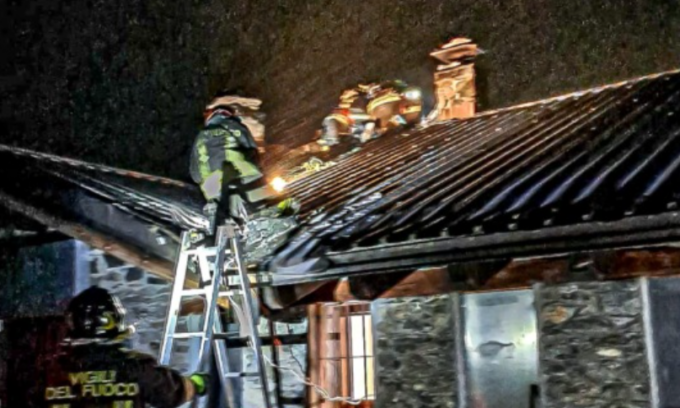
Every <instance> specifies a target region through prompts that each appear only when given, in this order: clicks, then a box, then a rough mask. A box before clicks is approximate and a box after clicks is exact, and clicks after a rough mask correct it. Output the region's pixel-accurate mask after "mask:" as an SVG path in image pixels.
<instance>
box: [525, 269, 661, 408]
mask: <svg viewBox="0 0 680 408" xmlns="http://www.w3.org/2000/svg"><path fill="white" fill-rule="evenodd" d="M536 301H537V308H538V321H539V336H538V338H539V356H540V357H539V358H540V363H539V367H540V377H541V378H540V380H541V389H542V394H543V395H542V396H543V404H544V405H543V406H544V407H545V408H567V407H568V408H572V407H574V408H575V407H592V408H598V407H603V408H604V407H619V408H648V407H650V406H651V404H650V389H649V388H650V387H649V369H648V364H647V359H646V350H645V335H644V326H643V317H642V302H641V294H640V285H639V282H638V281H618V282H587V283H586V282H583V283H568V284H562V285H556V286H543V285H539V286H537V287H536Z"/></svg>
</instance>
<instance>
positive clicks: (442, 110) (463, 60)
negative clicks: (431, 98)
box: [430, 38, 480, 120]
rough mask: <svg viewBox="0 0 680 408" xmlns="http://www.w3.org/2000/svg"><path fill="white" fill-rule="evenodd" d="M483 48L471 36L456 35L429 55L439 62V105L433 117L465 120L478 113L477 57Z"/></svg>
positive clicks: (437, 86)
mask: <svg viewBox="0 0 680 408" xmlns="http://www.w3.org/2000/svg"><path fill="white" fill-rule="evenodd" d="M479 54H480V50H479V49H478V48H477V45H476V44H475V43H473V42H472V40H470V39H468V38H453V39H451V40H450V41H449V42H447V43H446V44H444V45H443V46H441V47H440V48H438V49H436V50H434V51H432V52H431V53H430V56H432V57H433V58H435V59H436V60H437V61H438V62H439V63H440V65H438V66H437V72H435V74H434V88H435V94H436V100H437V105H436V108H435V111H434V112H433V113H432V114H431V115H432V116H434V117H432V119H435V120H447V119H463V118H469V117H472V116H474V115H475V113H476V104H477V91H476V88H475V64H474V60H475V57H476V56H477V55H479Z"/></svg>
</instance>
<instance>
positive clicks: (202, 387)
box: [189, 373, 210, 396]
mask: <svg viewBox="0 0 680 408" xmlns="http://www.w3.org/2000/svg"><path fill="white" fill-rule="evenodd" d="M189 381H191V383H192V384H193V385H194V390H195V391H196V394H198V395H200V396H203V395H205V394H206V392H207V391H208V383H209V382H210V376H209V375H208V374H206V373H194V374H191V376H190V377H189Z"/></svg>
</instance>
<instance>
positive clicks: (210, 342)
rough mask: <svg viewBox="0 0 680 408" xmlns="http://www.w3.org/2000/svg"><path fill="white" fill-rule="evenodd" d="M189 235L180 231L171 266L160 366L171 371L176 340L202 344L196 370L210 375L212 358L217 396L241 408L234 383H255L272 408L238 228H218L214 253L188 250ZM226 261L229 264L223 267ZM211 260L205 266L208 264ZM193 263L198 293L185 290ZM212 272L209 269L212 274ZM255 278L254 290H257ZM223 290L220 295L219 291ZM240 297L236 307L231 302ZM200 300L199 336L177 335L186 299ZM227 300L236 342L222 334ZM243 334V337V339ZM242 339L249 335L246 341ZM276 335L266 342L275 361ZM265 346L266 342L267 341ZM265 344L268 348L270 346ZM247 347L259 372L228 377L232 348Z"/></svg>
mask: <svg viewBox="0 0 680 408" xmlns="http://www.w3.org/2000/svg"><path fill="white" fill-rule="evenodd" d="M191 238H192V231H183V232H182V236H181V243H180V248H179V253H178V254H177V257H176V262H175V276H174V281H173V284H172V291H171V299H170V303H169V305H168V309H167V310H168V313H167V315H166V320H165V326H164V331H163V337H162V342H161V349H160V353H159V362H160V364H163V365H170V362H171V356H172V353H173V346H174V341H175V340H177V339H191V338H196V339H200V344H199V348H198V355H197V362H198V366H197V369H198V370H208V369H210V364H211V363H212V362H211V357H214V360H215V365H216V366H217V370H218V372H219V383H220V387H221V388H222V393H221V396H222V397H224V399H225V401H226V402H227V404H228V406H229V407H232V408H235V407H239V406H240V405H241V404H240V402H241V401H237V400H236V396H237V391H236V388H235V384H234V382H235V381H237V380H239V379H243V378H247V377H258V378H259V380H260V383H261V392H262V397H263V400H264V406H265V408H272V401H271V399H270V397H271V396H270V395H269V383H268V379H267V366H266V364H265V363H266V361H265V356H264V354H263V351H262V347H263V340H262V338H260V335H259V330H258V324H257V323H258V318H257V316H256V314H255V310H254V307H255V303H254V302H255V300H254V297H253V292H252V290H253V288H252V286H251V281H250V276H249V274H248V267H247V265H246V263H245V260H244V259H245V258H244V253H243V248H242V243H241V238H240V233H239V230H238V227H237V226H236V224H235V223H233V222H228V223H227V224H226V225H223V226H220V227H218V228H217V231H216V239H215V241H216V242H215V246H214V247H205V246H200V247H198V248H196V247H194V248H192V247H191V245H192V243H193V242H192V239H191ZM227 256H229V257H230V258H231V260H233V264H232V263H229V267H227V260H226V258H227ZM212 257H214V259H211V260H209V258H212ZM192 260H195V261H196V264H197V266H198V268H199V271H198V272H199V273H200V277H201V281H202V282H203V285H201V287H200V288H199V289H185V288H184V285H185V284H186V280H187V274H188V269H189V264H190V262H192ZM211 266H212V268H211ZM229 277H235V278H236V279H238V280H239V282H234V284H231V283H230V282H229ZM262 283H264V282H260V279H259V277H258V278H257V279H256V282H255V285H256V286H259V285H261V284H262ZM223 287H224V289H222V288H223ZM237 294H238V295H240V296H239V299H238V302H237V301H236V300H235V299H234V298H233V297H232V296H233V295H237ZM192 296H194V297H195V296H200V297H203V298H204V301H205V309H204V311H203V313H202V322H201V329H200V330H201V331H199V332H189V333H177V332H176V331H177V324H178V319H179V314H180V309H181V305H182V299H183V298H184V297H192ZM224 297H228V298H229V300H230V301H231V302H233V303H234V304H233V306H234V309H233V310H234V311H235V312H237V314H238V321H239V322H240V325H241V332H237V333H236V334H237V337H232V335H233V334H234V333H231V332H225V331H224V330H223V322H222V321H221V316H220V313H219V305H218V301H219V300H220V299H221V298H224ZM244 332H245V333H244ZM243 334H247V336H244V335H243ZM275 335H276V333H272V335H271V336H270V337H271V339H270V340H272V344H271V347H272V352H273V353H274V359H275V360H278V358H277V357H278V356H276V353H277V351H278V350H277V344H276V341H275ZM265 340H267V339H265ZM268 344H269V343H268ZM242 347H249V348H251V349H252V351H253V356H254V358H255V363H256V366H257V372H247V371H245V368H246V367H242V368H241V371H240V372H239V371H232V369H231V367H230V366H229V356H228V354H229V350H230V349H231V348H235V349H238V348H242ZM279 382H280V379H278V378H277V384H276V388H277V389H278V388H279V387H280V384H279ZM275 399H276V401H277V402H276V405H277V406H279V407H280V404H281V397H280V392H279V393H277V395H276V398H275ZM206 402H207V398H197V399H195V400H194V401H193V402H192V404H191V406H192V407H194V408H195V407H198V406H204V405H205V403H206Z"/></svg>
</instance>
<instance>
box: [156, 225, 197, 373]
mask: <svg viewBox="0 0 680 408" xmlns="http://www.w3.org/2000/svg"><path fill="white" fill-rule="evenodd" d="M190 235H191V233H190V232H189V231H183V232H182V237H181V239H180V249H179V252H178V254H177V260H176V261H175V277H174V281H173V283H172V292H171V294H170V304H169V305H168V313H167V314H166V317H165V327H164V329H163V338H162V339H161V348H160V357H159V359H158V360H159V362H160V364H162V365H169V364H170V357H171V355H172V347H173V344H174V336H175V330H176V329H177V319H178V318H179V311H180V307H181V305H182V296H181V292H182V290H184V281H185V279H186V275H187V266H188V264H189V256H188V255H187V254H186V253H185V252H184V249H185V248H187V247H188V246H189V242H190Z"/></svg>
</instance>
